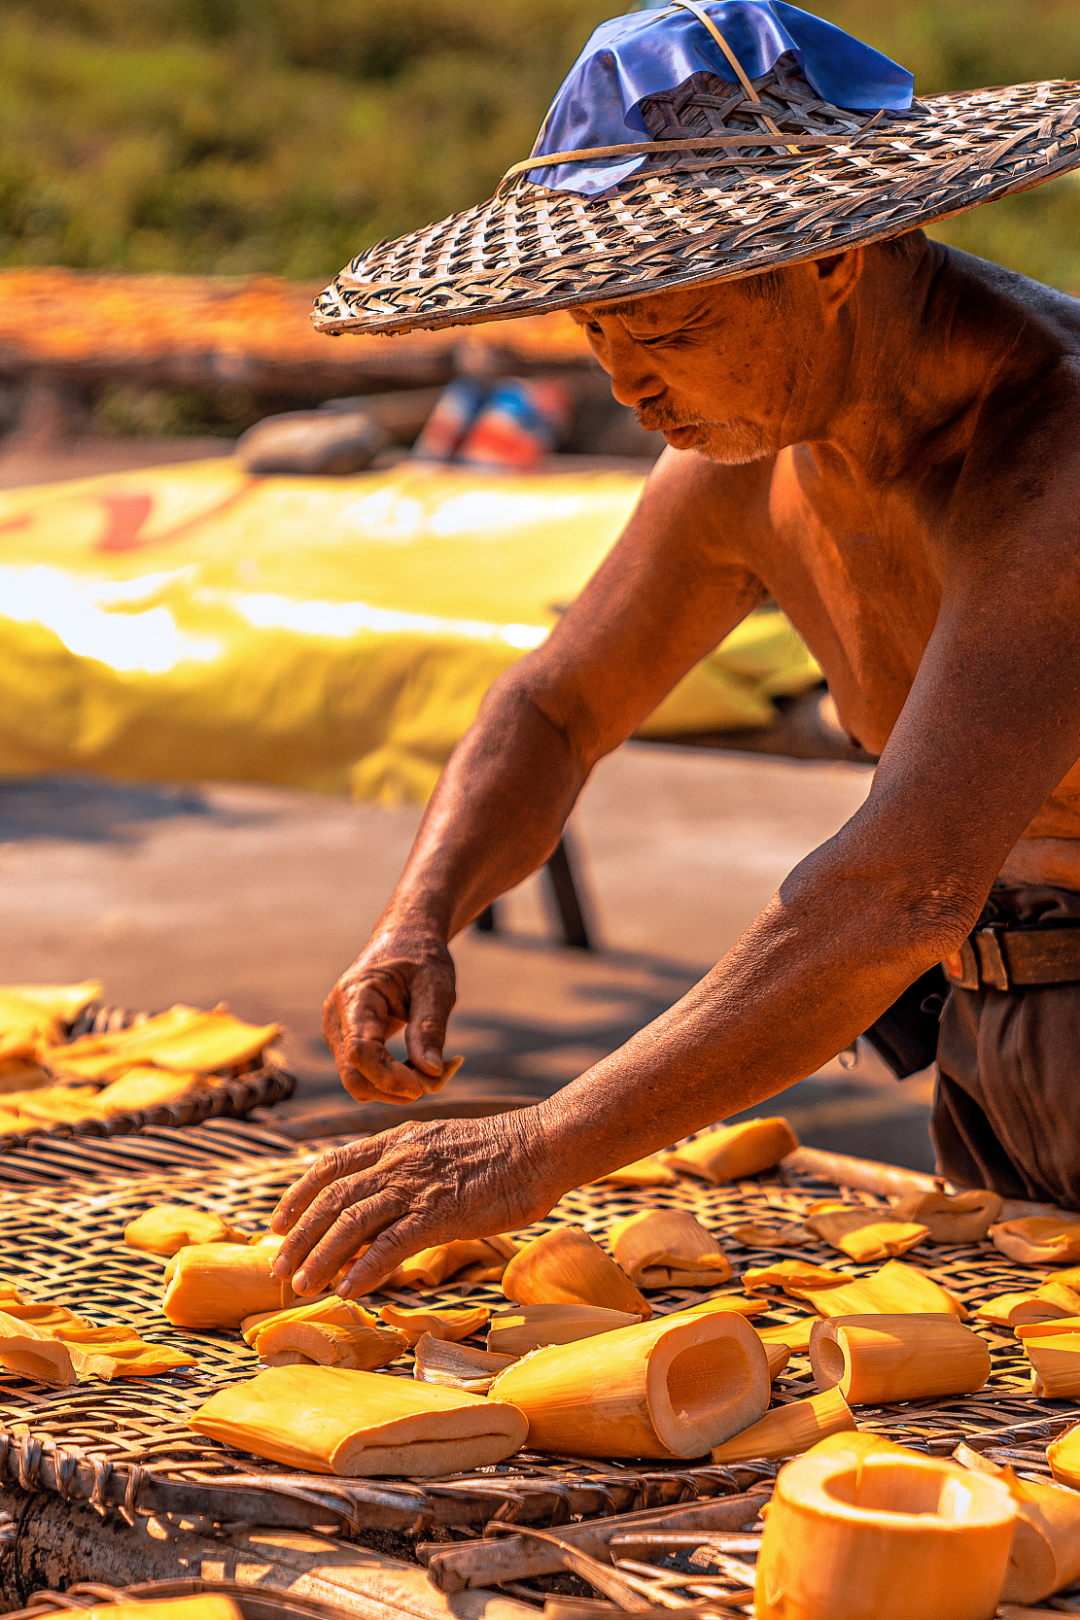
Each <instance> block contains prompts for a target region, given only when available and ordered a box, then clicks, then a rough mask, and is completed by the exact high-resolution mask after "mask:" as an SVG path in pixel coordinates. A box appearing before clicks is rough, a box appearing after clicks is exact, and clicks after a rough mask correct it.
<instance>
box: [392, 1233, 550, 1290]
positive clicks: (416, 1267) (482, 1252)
mask: <svg viewBox="0 0 1080 1620" xmlns="http://www.w3.org/2000/svg"><path fill="white" fill-rule="evenodd" d="M517 1252H518V1246H517V1244H516V1243H515V1242H514V1241H513V1239H512V1238H508V1237H503V1236H502V1235H501V1234H497V1235H496V1236H495V1237H487V1238H455V1239H454V1240H453V1241H452V1242H451V1243H437V1244H436V1245H435V1247H434V1248H432V1249H421V1251H420V1253H419V1254H414V1255H413V1256H412V1257H411V1258H410V1259H408V1260H406V1261H404V1263H403V1264H402V1265H400V1266H398V1268H397V1270H396V1271H395V1272H394V1273H393V1274H392V1275H391V1276H390V1278H389V1279H388V1281H387V1282H386V1284H385V1285H384V1286H385V1287H387V1288H437V1287H438V1285H439V1284H440V1283H443V1282H447V1281H448V1280H449V1279H450V1278H451V1277H454V1278H456V1279H457V1280H458V1281H459V1282H498V1280H499V1278H500V1277H501V1276H502V1274H503V1272H504V1271H505V1270H506V1263H507V1261H508V1260H510V1259H511V1258H512V1257H513V1256H514V1255H515V1254H516V1253H517Z"/></svg>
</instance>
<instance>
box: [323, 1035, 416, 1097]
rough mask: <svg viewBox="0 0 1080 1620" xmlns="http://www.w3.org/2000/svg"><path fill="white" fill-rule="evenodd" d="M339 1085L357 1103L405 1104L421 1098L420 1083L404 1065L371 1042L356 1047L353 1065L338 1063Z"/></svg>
mask: <svg viewBox="0 0 1080 1620" xmlns="http://www.w3.org/2000/svg"><path fill="white" fill-rule="evenodd" d="M338 1074H339V1075H340V1077H341V1083H342V1085H343V1086H344V1087H345V1090H346V1091H347V1092H348V1093H349V1096H350V1097H353V1098H355V1100H356V1101H357V1102H369V1101H371V1100H372V1099H374V1100H375V1101H377V1102H392V1103H407V1102H415V1101H416V1099H417V1098H418V1097H422V1096H423V1095H424V1086H423V1082H422V1081H421V1080H420V1079H418V1077H417V1075H416V1074H415V1072H414V1071H413V1070H412V1069H410V1068H409V1067H408V1065H407V1064H405V1063H401V1062H399V1061H398V1059H397V1058H396V1057H394V1056H393V1055H392V1053H390V1052H388V1051H387V1050H386V1047H385V1046H377V1045H375V1044H374V1043H373V1042H368V1043H366V1044H365V1045H364V1046H363V1048H360V1047H359V1046H358V1047H355V1048H354V1049H353V1053H352V1061H351V1062H349V1063H348V1064H342V1063H341V1062H340V1061H339V1063H338Z"/></svg>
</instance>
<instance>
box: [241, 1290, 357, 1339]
mask: <svg viewBox="0 0 1080 1620" xmlns="http://www.w3.org/2000/svg"><path fill="white" fill-rule="evenodd" d="M281 1322H318V1323H320V1324H321V1325H323V1326H325V1327H343V1328H357V1327H365V1328H377V1327H378V1326H379V1319H378V1317H377V1316H373V1315H372V1314H371V1312H370V1311H365V1309H364V1307H363V1306H362V1305H358V1304H357V1303H356V1301H355V1300H352V1299H340V1298H339V1297H338V1295H337V1294H323V1295H321V1296H320V1298H318V1299H306V1300H304V1301H303V1302H302V1303H301V1304H299V1305H289V1306H286V1308H285V1309H284V1310H280V1311H256V1312H254V1313H253V1314H252V1315H251V1316H245V1317H244V1319H243V1321H242V1322H241V1323H240V1332H241V1334H242V1335H243V1338H244V1343H245V1344H250V1345H251V1346H252V1347H253V1348H254V1349H256V1350H257V1349H258V1348H259V1344H258V1340H259V1335H260V1333H262V1332H264V1330H265V1329H266V1328H268V1327H271V1326H276V1325H277V1324H279V1323H281Z"/></svg>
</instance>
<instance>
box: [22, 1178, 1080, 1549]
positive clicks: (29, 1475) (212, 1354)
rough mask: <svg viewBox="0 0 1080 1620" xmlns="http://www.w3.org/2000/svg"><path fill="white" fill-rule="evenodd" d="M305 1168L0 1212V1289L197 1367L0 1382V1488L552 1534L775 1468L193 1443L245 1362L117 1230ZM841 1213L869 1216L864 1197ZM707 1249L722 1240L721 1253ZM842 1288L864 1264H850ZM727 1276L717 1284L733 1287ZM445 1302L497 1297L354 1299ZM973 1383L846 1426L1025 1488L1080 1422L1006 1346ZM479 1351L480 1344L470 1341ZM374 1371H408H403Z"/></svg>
mask: <svg viewBox="0 0 1080 1620" xmlns="http://www.w3.org/2000/svg"><path fill="white" fill-rule="evenodd" d="M312 1158H313V1154H312V1153H311V1152H296V1153H294V1154H293V1155H291V1156H280V1157H276V1158H264V1159H247V1160H245V1161H244V1163H243V1165H242V1166H229V1165H223V1166H221V1167H220V1168H218V1169H212V1170H211V1169H204V1170H200V1171H197V1172H188V1173H175V1172H174V1173H170V1174H167V1175H162V1176H141V1177H137V1178H131V1179H127V1180H119V1179H117V1180H114V1181H110V1182H107V1183H104V1184H99V1185H98V1186H96V1187H92V1188H86V1189H82V1190H78V1191H74V1190H70V1191H65V1192H64V1193H63V1194H59V1193H55V1192H33V1193H28V1194H25V1195H7V1196H0V1257H2V1258H0V1276H2V1277H3V1279H4V1280H5V1281H9V1282H12V1283H15V1284H16V1285H17V1286H19V1287H21V1288H24V1289H25V1290H26V1292H27V1293H28V1294H30V1295H33V1296H36V1297H40V1298H50V1299H54V1300H57V1301H60V1302H63V1303H65V1304H67V1305H69V1306H71V1307H73V1308H75V1309H77V1310H79V1311H80V1312H83V1313H85V1314H86V1315H87V1316H89V1317H91V1318H92V1319H93V1320H95V1321H98V1322H101V1323H106V1322H108V1321H110V1320H117V1319H122V1320H124V1321H127V1322H130V1323H132V1324H133V1325H134V1326H135V1327H137V1328H138V1329H139V1330H140V1332H142V1333H143V1334H145V1336H147V1337H148V1338H150V1339H152V1340H158V1341H162V1342H167V1343H173V1344H179V1345H183V1346H184V1347H185V1348H187V1349H189V1350H190V1351H192V1353H194V1354H195V1355H196V1356H197V1357H198V1366H197V1367H196V1368H191V1369H185V1370H183V1371H179V1372H176V1373H173V1374H170V1375H166V1376H161V1377H157V1378H151V1379H139V1380H131V1381H127V1382H123V1381H118V1382H115V1383H112V1384H104V1383H101V1382H96V1381H95V1382H92V1383H88V1384H84V1385H81V1386H78V1387H77V1388H75V1389H47V1388H45V1387H43V1386H41V1385H36V1384H33V1383H30V1382H28V1381H26V1380H24V1379H21V1378H19V1377H17V1376H15V1375H14V1374H9V1373H0V1425H2V1429H0V1454H2V1455H0V1478H3V1477H5V1476H6V1477H7V1478H8V1479H9V1480H11V1481H14V1482H17V1483H19V1484H21V1485H22V1486H23V1487H34V1486H36V1487H39V1488H45V1489H52V1490H59V1491H60V1492H61V1493H62V1494H65V1495H68V1496H71V1497H75V1498H82V1499H90V1500H91V1501H92V1502H93V1503H94V1504H95V1505H96V1506H98V1507H99V1508H101V1509H103V1510H104V1509H106V1508H107V1507H108V1505H109V1504H119V1505H120V1506H121V1507H122V1508H123V1509H124V1510H125V1511H126V1512H128V1513H131V1512H132V1511H133V1510H134V1509H135V1508H136V1506H138V1507H140V1508H142V1509H144V1510H148V1511H155V1512H164V1511H177V1512H181V1513H200V1514H204V1515H209V1516H211V1517H213V1518H216V1519H217V1520H218V1521H231V1522H235V1521H241V1520H242V1521H246V1522H249V1523H261V1524H274V1523H276V1524H288V1525H291V1526H294V1527H304V1526H306V1525H311V1524H328V1523H333V1522H335V1521H338V1520H340V1521H341V1522H342V1524H344V1525H346V1526H347V1525H351V1526H353V1527H354V1528H356V1529H362V1528H365V1527H368V1528H374V1527H382V1528H387V1529H395V1530H405V1531H412V1532H420V1531H424V1530H425V1529H430V1528H431V1527H432V1526H450V1527H455V1528H458V1529H460V1530H462V1531H464V1532H466V1533H469V1532H472V1533H475V1532H476V1530H477V1529H479V1528H481V1527H482V1526H483V1525H484V1524H486V1523H487V1522H488V1521H489V1520H492V1519H497V1518H501V1519H504V1520H506V1519H510V1520H515V1521H517V1522H520V1523H522V1524H534V1525H544V1526H552V1525H557V1524H560V1523H565V1522H567V1520H569V1519H571V1518H577V1517H581V1516H585V1517H589V1516H595V1515H607V1514H612V1513H623V1512H628V1511H631V1510H634V1509H638V1508H643V1507H653V1506H660V1505H663V1504H667V1503H674V1502H680V1501H686V1500H689V1499H693V1498H695V1497H698V1496H714V1495H717V1494H724V1493H735V1492H739V1491H744V1490H746V1489H747V1488H748V1487H749V1486H751V1485H753V1484H754V1483H755V1482H758V1481H763V1480H768V1479H771V1478H772V1477H773V1475H774V1474H775V1472H776V1468H777V1465H776V1464H772V1463H764V1462H762V1463H746V1464H741V1463H740V1464H734V1465H731V1466H728V1467H717V1466H709V1465H706V1466H696V1465H694V1464H693V1463H671V1464H666V1463H648V1464H625V1463H621V1462H620V1463H614V1462H604V1461H601V1462H597V1461H587V1460H582V1459H575V1458H563V1457H550V1456H540V1455H536V1454H532V1453H528V1452H526V1453H521V1454H519V1455H518V1456H517V1457H515V1458H513V1459H511V1460H510V1461H508V1462H507V1463H504V1464H501V1465H499V1466H498V1467H496V1468H491V1469H486V1470H483V1471H481V1472H479V1473H476V1474H469V1475H459V1476H454V1477H452V1478H447V1479H443V1480H438V1481H432V1480H422V1481H400V1480H385V1481H380V1480H337V1479H328V1478H326V1477H323V1476H317V1475H302V1474H297V1473H295V1472H293V1471H291V1470H289V1469H286V1468H283V1467H280V1466H278V1465H277V1464H274V1463H268V1462H263V1461H261V1460H260V1459H257V1458H254V1457H251V1456H249V1455H247V1454H244V1453H241V1452H238V1451H235V1450H231V1449H230V1448H228V1447H226V1446H223V1445H220V1444H218V1443H216V1442H213V1441H208V1440H205V1439H203V1438H201V1437H198V1436H195V1435H193V1434H192V1433H191V1432H190V1431H189V1430H188V1429H187V1427H186V1424H185V1419H186V1417H187V1416H188V1414H190V1413H191V1412H192V1411H193V1410H194V1408H195V1407H196V1406H198V1405H199V1404H200V1403H201V1402H202V1401H203V1400H204V1399H205V1398H206V1396H207V1395H208V1394H209V1393H210V1392H211V1391H212V1390H213V1389H216V1388H218V1387H220V1386H222V1385H224V1384H228V1383H232V1382H235V1381H237V1380H239V1379H243V1378H246V1377H249V1376H251V1374H252V1373H253V1372H254V1371H255V1367H256V1361H255V1357H254V1354H253V1352H252V1351H250V1350H249V1349H248V1348H247V1347H246V1346H245V1345H244V1344H243V1341H242V1340H241V1339H240V1336H239V1334H229V1333H200V1334H194V1333H189V1332H185V1331H180V1330H177V1329H173V1328H171V1327H170V1326H169V1324H168V1323H167V1321H166V1320H165V1318H164V1316H163V1315H162V1314H161V1312H160V1309H159V1300H160V1295H161V1277H162V1269H163V1262H162V1261H161V1260H160V1259H159V1258H158V1257H156V1256H153V1255H147V1254H143V1253H140V1252H138V1251H136V1250H132V1249H129V1248H127V1247H126V1246H125V1245H124V1242H123V1232H124V1228H125V1226H126V1225H127V1224H128V1222H129V1221H130V1220H131V1219H132V1218H133V1217H134V1216H135V1215H136V1214H138V1213H139V1212H140V1211H142V1210H144V1209H146V1208H147V1207H149V1206H150V1205H151V1204H153V1203H156V1202H161V1201H166V1200H167V1201H170V1202H175V1201H177V1200H180V1201H187V1202H191V1203H193V1204H196V1205H198V1206H199V1207H201V1208H205V1209H210V1210H214V1211H217V1212H218V1213H220V1214H221V1215H223V1216H225V1217H227V1218H228V1220H229V1221H230V1222H232V1223H235V1224H237V1225H240V1226H246V1227H250V1228H252V1229H255V1228H261V1227H264V1226H265V1224H266V1221H267V1218H268V1216H269V1214H270V1212H271V1210H272V1208H273V1206H274V1204H275V1202H276V1200H277V1198H278V1196H279V1195H280V1193H281V1192H282V1190H283V1189H284V1188H285V1187H286V1186H288V1185H289V1184H290V1183H291V1182H292V1181H293V1180H295V1178H296V1177H297V1176H298V1175H299V1174H300V1173H301V1172H302V1171H303V1169H304V1168H305V1167H306V1166H307V1165H308V1164H309V1163H310V1162H311V1160H312ZM825 1190H827V1189H826V1187H825V1186H824V1184H822V1183H820V1182H817V1183H814V1182H811V1181H809V1180H805V1179H801V1178H800V1179H798V1180H796V1179H795V1178H789V1179H788V1180H787V1181H785V1180H784V1179H781V1178H780V1177H779V1176H774V1177H762V1178H760V1179H758V1180H754V1181H749V1182H744V1183H739V1184H736V1185H733V1186H726V1187H710V1186H706V1185H704V1184H701V1183H695V1182H689V1181H686V1182H683V1183H681V1184H680V1185H679V1186H677V1187H673V1188H659V1189H649V1190H647V1191H644V1190H642V1191H638V1190H624V1189H616V1188H602V1187H587V1188H582V1189H579V1190H577V1191H574V1192H571V1193H568V1194H567V1195H566V1196H565V1197H564V1198H563V1199H561V1200H560V1202H559V1204H558V1205H557V1206H556V1208H555V1209H554V1210H553V1211H552V1213H551V1215H549V1216H548V1217H547V1218H546V1219H545V1220H544V1221H541V1222H538V1223H537V1224H536V1225H535V1226H533V1227H530V1228H528V1235H533V1236H535V1235H538V1234H539V1233H540V1232H541V1231H542V1230H545V1229H547V1228H549V1227H551V1226H553V1225H555V1224H557V1223H559V1222H567V1221H573V1222H577V1223H579V1224H580V1225H582V1226H584V1227H585V1228H586V1229H587V1230H588V1231H590V1232H592V1233H593V1234H594V1235H596V1236H597V1237H598V1238H600V1239H602V1238H603V1236H604V1233H605V1232H606V1229H607V1227H608V1226H609V1225H610V1223H611V1222H612V1221H613V1220H614V1219H616V1218H617V1217H618V1216H621V1215H626V1214H630V1213H633V1212H634V1211H635V1210H639V1209H642V1208H646V1207H650V1206H651V1207H656V1206H669V1207H676V1208H683V1209H688V1210H690V1211H691V1212H692V1213H693V1214H695V1215H696V1216H697V1217H698V1218H699V1219H700V1220H701V1221H702V1222H703V1223H704V1224H705V1225H706V1226H708V1227H709V1228H710V1229H712V1230H713V1231H714V1232H716V1233H717V1234H719V1235H720V1236H721V1239H722V1240H724V1237H723V1235H724V1233H725V1231H726V1230H727V1229H729V1228H730V1227H731V1226H733V1225H736V1224H739V1223H740V1222H746V1221H750V1220H755V1221H762V1220H766V1221H770V1222H772V1223H774V1224H775V1222H776V1220H777V1218H778V1217H779V1218H781V1219H791V1218H798V1217H799V1216H801V1215H802V1213H803V1211H804V1210H805V1207H806V1205H807V1203H808V1201H809V1199H810V1198H812V1197H820V1196H821V1194H822V1192H823V1191H825ZM851 1197H852V1198H854V1199H857V1200H860V1201H862V1202H864V1203H866V1204H868V1205H871V1206H873V1205H876V1204H880V1203H881V1202H883V1201H882V1200H879V1199H875V1198H874V1197H873V1196H872V1195H870V1194H866V1193H852V1194H851ZM725 1241H726V1240H725ZM726 1246H727V1248H728V1252H729V1254H730V1256H731V1258H732V1261H733V1264H734V1266H735V1270H736V1273H739V1272H741V1271H742V1270H744V1269H745V1268H746V1267H747V1266H748V1265H756V1264H761V1263H762V1262H763V1261H765V1260H767V1259H768V1258H770V1257H773V1258H775V1257H778V1256H782V1255H783V1253H784V1252H785V1251H782V1250H766V1249H747V1248H743V1247H741V1246H740V1245H738V1244H735V1243H734V1242H730V1241H726ZM798 1253H799V1254H800V1255H801V1256H802V1257H804V1258H809V1259H813V1260H816V1261H818V1262H820V1263H835V1262H836V1260H837V1256H836V1255H835V1254H834V1253H833V1252H832V1251H830V1250H829V1249H828V1248H827V1247H826V1246H825V1245H823V1244H817V1243H814V1244H810V1245H807V1247H805V1248H800V1250H799V1251H798ZM906 1259H908V1260H909V1261H911V1262H913V1263H914V1264H916V1265H919V1266H922V1267H923V1268H924V1269H925V1270H927V1271H928V1272H930V1273H932V1274H933V1275H934V1276H936V1277H937V1278H938V1279H939V1280H941V1281H942V1282H944V1283H947V1284H948V1286H949V1287H950V1288H951V1289H953V1290H954V1291H955V1292H956V1293H957V1294H958V1295H959V1296H960V1297H961V1298H963V1299H966V1300H968V1301H970V1302H971V1303H977V1302H978V1301H980V1300H983V1299H986V1298H988V1297H990V1296H991V1295H993V1294H998V1293H1003V1292H1006V1291H1008V1290H1011V1289H1017V1288H1021V1287H1025V1286H1027V1287H1030V1286H1031V1283H1032V1279H1033V1278H1034V1277H1036V1276H1041V1275H1042V1274H1043V1273H1042V1272H1041V1271H1039V1270H1038V1269H1037V1268H1030V1267H1020V1266H1017V1265H1014V1264H1011V1263H1010V1262H1008V1261H1007V1260H1006V1259H1005V1258H1004V1257H1003V1256H1002V1255H1000V1254H999V1253H998V1251H997V1250H996V1249H993V1248H992V1247H991V1246H989V1245H987V1244H984V1245H980V1246H967V1247H955V1248H944V1247H937V1246H933V1247H931V1246H927V1247H926V1248H923V1249H916V1250H914V1251H912V1253H911V1254H910V1255H908V1256H906ZM853 1269H855V1270H856V1272H857V1274H862V1273H866V1272H869V1271H871V1270H873V1269H875V1268H873V1267H860V1268H853ZM736 1280H737V1279H736ZM421 1297H422V1298H423V1300H424V1301H425V1302H431V1303H438V1304H451V1303H454V1304H460V1303H461V1301H462V1299H463V1298H468V1299H469V1301H470V1302H474V1303H484V1304H488V1305H490V1306H491V1307H492V1308H493V1309H494V1308H498V1307H500V1306H502V1305H504V1304H505V1301H504V1299H503V1296H502V1294H501V1291H500V1289H499V1287H498V1285H492V1284H476V1285H472V1286H470V1287H460V1286H459V1287H456V1288H455V1287H453V1286H449V1287H444V1288H441V1289H438V1290H432V1291H429V1292H425V1294H424V1295H423V1296H418V1295H417V1294H415V1293H413V1292H411V1291H401V1292H395V1293H389V1294H387V1295H385V1296H378V1295H375V1296H372V1297H371V1300H370V1302H369V1303H371V1304H372V1305H373V1306H377V1305H378V1304H380V1303H383V1302H385V1300H387V1299H389V1300H393V1301H396V1302H398V1303H401V1304H408V1305H416V1304H417V1303H419V1302H420V1298H421ZM701 1297H702V1294H701V1293H700V1292H692V1293H691V1292H686V1291H669V1292H663V1293H654V1294H653V1295H652V1296H651V1298H652V1302H653V1304H654V1308H655V1309H656V1310H657V1311H658V1312H666V1311H669V1310H674V1309H678V1308H681V1307H683V1306H684V1305H686V1304H689V1303H693V1302H696V1301H697V1300H699V1299H700V1298H701ZM805 1314H806V1313H805V1311H801V1310H799V1309H797V1308H796V1306H795V1304H794V1302H787V1301H785V1302H784V1303H782V1304H778V1305H777V1308H776V1309H775V1310H774V1311H773V1313H772V1314H771V1316H770V1317H768V1318H765V1319H761V1318H759V1319H758V1321H759V1323H760V1322H762V1321H763V1320H764V1321H771V1322H781V1321H784V1320H793V1319H794V1318H796V1317H798V1316H802V1315H805ZM984 1336H985V1337H986V1339H987V1342H988V1344H989V1346H990V1349H991V1354H992V1360H993V1372H992V1375H991V1378H990V1381H989V1383H988V1384H987V1386H986V1388H985V1389H984V1390H982V1391H980V1392H979V1393H978V1394H976V1395H971V1396H964V1397H958V1398H956V1399H950V1400H945V1401H923V1402H912V1403H909V1404H907V1405H905V1406H902V1407H893V1408H888V1409H881V1410H876V1409H868V1408H860V1409H859V1412H858V1414H857V1415H858V1419H859V1423H860V1425H861V1426H862V1427H864V1428H869V1429H873V1430H875V1431H877V1432H879V1433H882V1434H887V1435H890V1436H892V1437H894V1438H896V1439H898V1440H902V1441H904V1442H905V1443H906V1444H908V1445H911V1446H914V1447H917V1448H919V1449H921V1450H924V1451H928V1452H931V1453H933V1454H935V1455H941V1454H947V1453H949V1452H951V1451H952V1450H953V1448H954V1447H955V1446H956V1445H957V1444H958V1442H959V1441H960V1440H962V1439H966V1440H967V1441H968V1442H969V1443H970V1444H973V1445H975V1446H976V1447H978V1448H980V1449H988V1450H990V1452H991V1454H992V1455H994V1456H1001V1457H1002V1459H1003V1460H1004V1459H1006V1458H1007V1459H1008V1460H1010V1461H1012V1462H1014V1463H1016V1464H1017V1465H1018V1466H1020V1467H1022V1468H1024V1469H1025V1470H1027V1471H1031V1472H1035V1473H1045V1471H1046V1463H1045V1445H1046V1441H1047V1440H1048V1439H1049V1438H1051V1437H1052V1436H1053V1435H1054V1434H1055V1433H1057V1432H1059V1431H1060V1430H1061V1429H1062V1428H1064V1427H1065V1426H1066V1424H1068V1423H1070V1422H1073V1421H1076V1420H1077V1419H1080V1408H1077V1407H1073V1406H1071V1405H1069V1404H1067V1403H1065V1402H1062V1401H1036V1400H1034V1399H1033V1398H1032V1397H1031V1395H1030V1394H1029V1393H1028V1391H1029V1388H1030V1375H1029V1369H1028V1366H1027V1363H1026V1361H1025V1359H1024V1357H1023V1354H1022V1351H1021V1349H1020V1346H1019V1344H1018V1342H1017V1341H1016V1340H1015V1339H1014V1338H1013V1337H1012V1336H1011V1335H1006V1334H1004V1333H998V1332H987V1333H985V1334H984ZM478 1342H481V1341H478ZM389 1371H391V1372H397V1373H400V1374H402V1375H408V1374H409V1373H410V1371H411V1360H410V1359H409V1358H403V1359H402V1360H401V1361H400V1362H398V1363H395V1364H394V1366H393V1368H391V1369H389ZM812 1387H813V1386H812V1383H811V1381H810V1371H809V1364H808V1360H807V1358H806V1357H805V1356H798V1355H797V1356H795V1357H793V1359H792V1362H791V1363H790V1364H789V1367H788V1369H787V1370H786V1372H785V1373H784V1374H783V1375H782V1376H781V1377H780V1378H779V1379H778V1380H777V1382H776V1390H777V1392H778V1395H779V1397H780V1398H788V1399H795V1398H798V1397H800V1396H802V1395H805V1394H807V1393H810V1392H811V1390H812Z"/></svg>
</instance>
